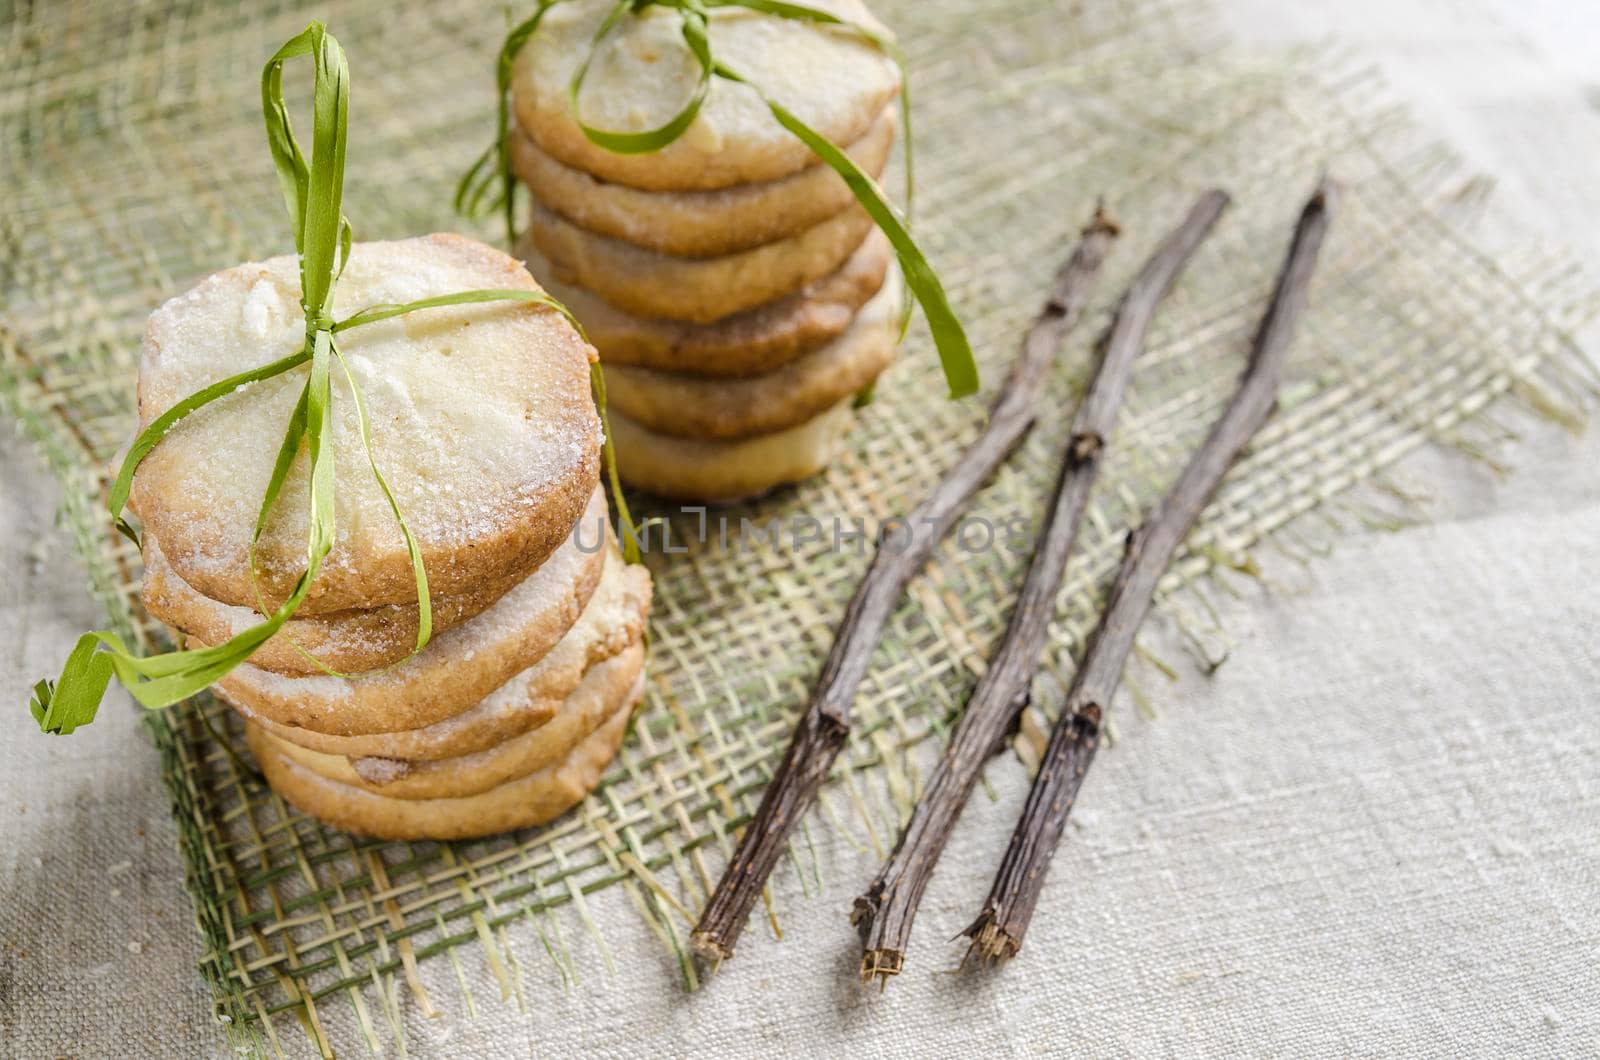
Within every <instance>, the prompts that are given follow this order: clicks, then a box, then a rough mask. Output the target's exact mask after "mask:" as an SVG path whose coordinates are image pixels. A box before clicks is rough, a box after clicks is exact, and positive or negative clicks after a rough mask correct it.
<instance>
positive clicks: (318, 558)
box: [29, 22, 637, 734]
mask: <svg viewBox="0 0 1600 1060" xmlns="http://www.w3.org/2000/svg"><path fill="white" fill-rule="evenodd" d="M301 56H308V57H310V58H311V60H312V63H313V66H314V68H315V83H314V93H313V102H312V113H313V123H312V151H311V159H310V161H309V163H308V162H307V160H306V158H305V156H304V155H303V154H302V153H301V150H300V145H299V142H298V141H297V140H296V139H295V135H294V130H293V128H292V127H291V125H290V122H289V112H288V108H287V107H286V106H285V104H284V98H283V67H284V64H285V63H286V62H287V61H289V60H290V59H294V58H298V57H301ZM349 87H350V70H349V66H348V64H347V63H346V60H345V54H344V50H343V49H342V48H341V47H340V46H339V42H338V41H337V40H335V39H334V37H333V35H332V34H331V33H329V32H328V31H327V30H326V29H325V28H324V27H323V25H322V24H321V23H319V22H313V23H311V24H310V25H309V26H307V27H306V29H305V30H304V31H303V32H302V33H300V34H299V35H297V36H295V37H294V38H293V39H291V40H290V41H288V42H287V43H286V44H284V46H283V47H282V48H280V49H278V51H277V53H276V54H275V55H273V56H272V58H271V59H269V60H268V61H267V65H266V67H265V68H264V69H263V71H262V74H261V110H262V114H263V116H264V117H265V120H266V127H267V143H268V146H269V148H270V149H271V152H272V162H273V166H274V167H275V168H276V170H277V174H278V184H279V186H280V188H281V189H282V191H283V199H284V205H285V207H286V208H287V210H288V214H289V220H290V223H291V224H292V225H293V226H294V240H295V250H296V252H297V253H298V255H299V258H300V290H301V308H302V309H303V310H304V312H305V320H306V333H305V341H304V343H303V344H302V346H301V348H300V349H299V350H297V351H295V352H294V353H292V354H290V355H289V356H287V357H283V358H281V359H279V360H276V361H273V362H272V363H270V364H266V365H262V366H261V367H259V368H252V369H250V370H248V371H245V372H241V373H239V374H237V375H234V376H230V377H229V378H227V379H223V380H219V381H218V382H216V383H213V384H211V385H210V386H208V387H205V388H204V389H202V390H200V391H198V392H196V393H194V394H191V395H190V396H188V397H187V398H185V399H183V400H182V401H180V402H178V403H177V404H176V405H174V406H173V407H172V408H170V409H168V410H167V411H166V412H164V413H162V414H161V415H160V416H158V417H157V418H156V419H155V420H154V421H153V422H152V423H151V424H150V425H149V426H148V427H146V428H145V429H144V430H142V431H140V432H139V435H138V437H137V438H135V439H134V441H133V444H132V446H130V448H129V450H128V454H127V457H126V458H125V459H124V460H123V463H122V467H121V469H120V471H119V472H118V474H117V478H116V481H115V483H114V484H113V485H112V488H111V492H110V495H109V496H108V498H107V503H108V506H109V508H110V511H111V517H112V519H113V520H114V522H115V524H116V526H117V528H118V529H119V530H121V531H122V532H123V533H124V534H126V535H127V536H128V537H129V538H130V539H132V540H133V542H134V543H135V544H138V543H139V534H138V531H137V529H136V528H135V527H134V526H133V525H132V524H130V523H129V521H128V520H127V518H126V517H125V516H124V510H125V509H126V507H127V503H128V495H129V492H130V491H131V489H132V485H133V475H134V472H135V471H136V470H137V469H138V467H139V465H140V463H141V462H142V461H143V460H144V458H145V457H146V456H148V455H149V453H150V452H151V450H153V449H154V448H155V447H156V445H157V444H158V443H159V442H160V441H161V439H162V438H163V437H165V436H166V434H167V432H168V431H170V430H172V428H173V427H175V426H176V425H177V424H178V423H179V422H180V421H181V420H183V419H184V418H185V417H186V416H188V415H190V414H191V413H193V412H195V411H197V410H199V409H201V408H203V407H205V406H206V405H208V404H210V403H211V402H213V401H215V400H217V399H218V398H220V397H223V396H225V395H227V394H231V393H233V392H234V391H235V390H237V389H239V388H240V387H242V386H246V385H248V384H251V383H256V382H260V381H262V380H264V379H271V378H272V377H274V376H278V375H282V374H284V373H285V372H288V371H290V370H291V369H294V368H298V367H300V366H301V365H309V370H308V373H307V377H306V384H305V386H304V388H302V390H301V392H300V398H299V400H298V401H297V402H296V404H295V407H294V410H293V412H292V413H291V414H290V416H289V423H288V429H287V430H286V431H285V433H284V438H283V443H282V445H281V446H280V447H279V450H278V455H277V459H276V462H275V463H274V464H273V468H272V474H271V476H270V478H269V479H268V483H267V489H266V492H265V494H264V495H263V497H262V499H261V507H260V509H259V511H258V513H257V517H256V523H255V531H254V534H253V535H252V538H251V543H250V558H249V564H250V575H251V579H252V582H255V581H256V580H257V577H258V568H257V565H256V545H257V543H258V542H259V541H260V538H261V535H262V533H263V531H264V530H265V529H266V526H267V522H268V519H269V518H270V516H271V514H272V511H273V509H274V507H275V505H276V503H277V500H278V497H279V495H280V493H281V492H282V490H283V485H284V482H285V480H286V479H287V477H288V474H289V470H290V467H291V466H292V465H293V463H294V461H295V458H296V456H297V455H298V453H299V452H300V450H301V448H302V447H304V449H305V451H306V455H307V458H308V464H309V472H308V476H307V477H308V480H309V491H310V497H309V500H310V503H309V523H310V528H309V533H308V540H307V542H306V568H305V570H304V572H302V573H301V575H300V577H299V579H298V580H297V581H296V582H295V583H294V587H293V589H292V590H291V591H290V593H289V595H288V597H287V598H285V599H284V600H283V602H282V603H280V604H278V605H277V607H275V608H271V609H270V613H269V608H268V606H267V605H266V603H265V601H264V600H263V599H262V598H261V594H260V591H259V587H258V588H257V606H258V609H259V610H260V612H261V613H262V614H263V615H265V616H266V618H265V620H264V621H262V622H260V623H259V624H257V625H255V626H252V627H251V628H249V629H247V630H245V631H244V632H243V633H240V634H238V635H237V636H235V637H233V638H232V639H230V640H228V641H226V642H225V643H222V644H218V645H216V646H214V647H206V648H198V649H192V650H182V651H171V652H165V653H162V654H159V655H152V656H147V657H141V656H139V655H136V654H134V653H133V652H132V651H131V650H129V648H128V646H127V645H126V644H125V643H124V642H123V640H122V638H121V637H119V636H118V635H117V634H116V633H114V632H112V631H110V630H96V631H93V632H90V633H85V634H84V635H83V636H82V637H80V638H79V639H78V643H77V645H76V646H75V647H74V648H73V650H72V653H71V654H70V655H69V656H68V657H67V662H66V666H65V667H64V669H63V670H62V673H61V676H60V678H58V679H57V680H56V681H54V682H51V681H40V682H39V683H38V684H36V685H35V686H34V689H33V696H32V700H31V702H30V703H29V709H30V710H31V712H32V714H33V717H34V720H35V721H36V722H38V724H39V728H40V729H41V730H43V731H44V732H49V733H59V734H65V733H70V732H72V731H73V730H74V729H76V728H77V727H78V726H80V725H87V724H88V723H89V722H91V721H93V720H94V717H95V714H96V712H97V711H98V709H99V706H100V701H101V699H102V698H103V697H104V695H105V691H106V687H107V685H108V684H109V683H110V680H111V678H112V677H113V676H115V677H116V678H117V680H118V681H120V682H121V683H122V684H123V686H124V687H126V688H127V689H128V691H129V693H131V694H132V696H133V698H134V699H135V700H137V701H138V702H139V703H140V704H141V705H143V706H144V707H147V708H150V709H158V708H162V707H167V706H170V705H171V704H173V703H176V702H178V701H180V700H182V699H185V698H187V697H189V696H191V695H194V694H195V693H197V692H199V691H200V690H202V689H204V688H205V687H207V686H208V685H210V684H211V683H212V682H214V681H216V680H217V679H218V678H220V677H221V676H223V675H224V674H226V673H227V672H228V671H230V670H232V669H233V668H234V667H236V666H238V665H239V664H240V663H242V662H244V661H245V660H246V659H247V658H248V657H249V656H250V654H251V653H252V652H254V651H255V649H256V648H258V647H260V646H261V645H262V644H263V643H265V642H266V641H267V640H268V639H269V638H270V637H272V636H273V635H274V634H275V633H277V632H278V631H279V630H280V629H282V628H283V626H284V624H285V623H286V622H288V621H289V619H290V618H291V617H292V616H293V615H294V613H295V612H296V610H298V609H299V607H300V605H301V603H303V602H304V600H305V598H306V594H307V593H308V592H309V591H310V589H311V585H312V583H313V582H314V581H315V580H316V578H317V574H318V572H319V571H320V570H321V568H322V563H323V561H324V560H325V559H326V558H327V556H328V553H329V552H330V551H331V550H332V548H333V544H334V539H335V522H334V511H335V508H334V493H335V477H334V464H333V453H332V448H331V446H332V436H333V388H332V372H333V366H334V365H335V364H337V365H338V366H339V370H340V371H341V372H342V373H343V375H344V378H345V380H346V382H347V383H348V384H349V387H350V393H351V396H352V398H353V400H354V402H355V411H356V422H357V425H358V427H359V430H360V435H361V442H362V446H363V448H364V449H365V451H366V455H367V463H368V466H369V468H370V469H371V471H372V475H373V478H374V479H375V480H376V481H377V483H378V486H379V488H380V489H381V490H382V491H383V495H384V498H385V500H387V501H388V504H389V509H390V511H391V512H393V514H394V517H395V520H396V522H397V523H398V524H399V526H400V532H401V534H402V535H403V536H404V538H405V542H406V549H407V551H408V552H409V554H410V558H411V568H412V572H413V575H414V576H415V579H416V588H417V608H418V623H417V637H416V642H415V644H414V646H413V648H412V651H413V653H415V652H418V651H421V650H422V649H423V647H425V646H426V645H427V643H428V640H429V638H430V637H431V635H432V608H431V606H430V601H429V597H428V576H427V571H426V569H425V568H424V565H423V559H422V551H421V548H420V547H419V546H418V544H417V540H416V538H415V536H414V535H413V534H412V532H411V528H410V527H409V526H408V525H407V524H406V520H405V516H404V514H403V513H402V512H401V510H400V505H399V502H398V501H396V499H395V497H394V494H393V492H392V491H391V490H390V489H389V484H388V482H387V481H386V480H385V479H384V477H383V473H382V472H381V471H380V470H379V469H378V465H377V462H376V460H375V458H374V457H373V453H372V435H371V422H370V420H369V418H368V416H367V410H366V404H365V402H364V400H363V399H362V396H361V391H360V390H359V388H358V387H357V386H356V380H355V376H354V374H353V373H352V372H351V370H350V367H349V365H348V364H347V363H346V362H345V359H344V356H343V354H342V353H340V351H339V343H338V338H337V337H338V336H339V335H340V334H342V333H344V332H346V331H349V330H350V329H352V328H357V327H361V326H363V325H366V324H372V323H376V322H377V321H380V320H388V319H390V318H392V317H396V316H401V315H403V314H406V313H413V312H417V311H419V310H425V309H432V308H438V307H442V306H453V305H466V304H471V303H478V302H499V301H519V302H532V303H535V304H538V305H543V306H546V307H549V308H551V309H553V310H556V311H558V312H560V313H562V314H563V315H565V316H566V317H567V319H568V320H572V317H571V314H570V313H568V312H567V310H566V307H565V306H563V305H562V304H561V303H560V302H558V301H556V300H555V299H554V298H551V297H550V296H549V295H547V294H545V293H543V292H542V291H526V290H516V289H504V290H497V289H488V290H471V291H459V292H456V293H454V294H448V295H439V296H436V297H433V298H424V299H420V300H418V301H414V302H406V303H403V304H384V305H374V306H369V307H367V308H365V309H362V310H360V311H359V312H357V313H353V314H351V315H350V316H348V317H346V318H344V319H343V320H335V319H334V318H333V315H332V310H333V290H334V285H335V284H336V283H337V282H338V280H339V277H340V275H341V274H342V273H343V271H344V266H345V263H346V262H347V261H348V260H349V257H350V250H351V247H352V245H353V235H352V232H351V227H350V222H349V221H348V220H347V219H346V218H345V216H344V214H343V212H342V209H341V203H342V199H343V193H344V159H345V142H346V139H347V133H348V126H349ZM572 322H573V324H574V326H576V324H577V322H576V321H572ZM595 382H596V384H597V389H598V390H599V393H600V394H601V395H603V387H602V386H601V384H600V381H599V379H598V377H597V375H596V377H595ZM600 400H602V401H603V400H604V399H603V396H602V397H601V398H600ZM609 444H610V443H609V434H608V441H607V446H608V452H607V458H608V460H607V462H608V464H610V465H611V469H612V471H611V474H612V486H613V490H614V492H615V494H616V499H617V503H618V506H619V507H618V514H619V518H620V519H621V520H622V521H623V523H624V526H625V527H631V523H630V522H629V521H628V515H627V508H626V505H625V504H624V503H623V501H622V497H621V494H620V492H619V491H617V490H616V485H617V484H616V475H615V460H613V459H611V458H610V457H611V454H610V452H609ZM623 538H624V541H625V542H628V543H630V544H631V543H632V540H633V535H632V534H628V533H624V535H623ZM634 547H635V548H636V547H637V546H634ZM302 654H306V657H307V658H311V656H309V655H308V654H307V653H305V652H303V651H302ZM313 661H314V662H315V661H316V660H314V659H313ZM317 665H318V666H321V667H322V669H324V670H325V671H327V672H329V673H334V671H331V670H328V668H327V667H326V666H322V664H321V663H320V662H318V663H317ZM335 676H343V675H338V674H335Z"/></svg>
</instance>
